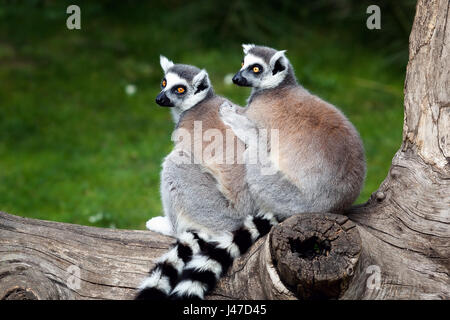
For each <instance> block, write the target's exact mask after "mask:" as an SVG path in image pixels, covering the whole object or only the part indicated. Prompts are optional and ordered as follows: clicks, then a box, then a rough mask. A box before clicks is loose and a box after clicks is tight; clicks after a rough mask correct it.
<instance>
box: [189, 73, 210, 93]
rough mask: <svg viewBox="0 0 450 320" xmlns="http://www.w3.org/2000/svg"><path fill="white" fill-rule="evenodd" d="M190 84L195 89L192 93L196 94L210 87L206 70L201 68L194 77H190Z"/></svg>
mask: <svg viewBox="0 0 450 320" xmlns="http://www.w3.org/2000/svg"><path fill="white" fill-rule="evenodd" d="M192 86H193V87H194V89H195V91H194V94H197V93H199V92H201V91H203V90H206V89H208V88H209V87H211V83H210V81H209V76H208V73H207V72H206V70H204V69H203V70H201V71H200V72H199V73H197V75H196V76H195V77H194V79H192Z"/></svg>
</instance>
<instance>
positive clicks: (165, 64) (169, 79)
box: [156, 56, 211, 111]
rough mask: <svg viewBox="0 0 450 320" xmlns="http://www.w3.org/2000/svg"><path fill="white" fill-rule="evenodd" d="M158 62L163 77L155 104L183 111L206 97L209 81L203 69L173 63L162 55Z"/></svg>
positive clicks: (209, 85)
mask: <svg viewBox="0 0 450 320" xmlns="http://www.w3.org/2000/svg"><path fill="white" fill-rule="evenodd" d="M160 64H161V67H162V69H163V71H164V78H163V79H162V81H161V92H160V93H159V94H158V96H157V97H156V103H157V104H159V105H160V106H163V107H174V108H179V109H180V110H181V111H185V110H187V109H189V108H191V107H193V106H195V105H196V104H197V103H199V102H200V101H202V100H203V99H204V98H205V97H206V95H207V93H208V91H209V89H210V87H211V83H210V81H209V77H208V73H207V72H206V71H205V70H200V69H198V68H196V67H194V66H189V65H184V64H174V63H173V62H172V61H169V60H168V59H167V58H166V57H163V56H161V57H160Z"/></svg>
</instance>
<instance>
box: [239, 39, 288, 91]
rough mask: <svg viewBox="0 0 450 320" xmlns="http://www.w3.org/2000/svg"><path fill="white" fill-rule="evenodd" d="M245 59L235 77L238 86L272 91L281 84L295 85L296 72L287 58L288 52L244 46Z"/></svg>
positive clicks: (250, 45) (249, 45)
mask: <svg viewBox="0 0 450 320" xmlns="http://www.w3.org/2000/svg"><path fill="white" fill-rule="evenodd" d="M242 48H243V49H244V54H245V56H244V59H243V60H242V68H241V70H239V72H238V73H236V74H235V76H234V77H233V82H234V83H235V84H237V85H238V86H245V87H253V88H255V89H271V88H275V87H278V86H279V85H281V84H295V83H296V80H295V76H294V71H293V69H292V66H291V64H290V63H289V60H288V59H287V58H286V56H285V54H284V53H285V52H286V50H282V51H277V50H275V49H272V48H269V47H263V46H255V45H254V44H243V45H242Z"/></svg>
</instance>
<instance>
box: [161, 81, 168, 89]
mask: <svg viewBox="0 0 450 320" xmlns="http://www.w3.org/2000/svg"><path fill="white" fill-rule="evenodd" d="M166 85H167V82H166V80H163V82H162V86H163V88H165V87H166Z"/></svg>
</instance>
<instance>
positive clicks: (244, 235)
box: [171, 213, 278, 300]
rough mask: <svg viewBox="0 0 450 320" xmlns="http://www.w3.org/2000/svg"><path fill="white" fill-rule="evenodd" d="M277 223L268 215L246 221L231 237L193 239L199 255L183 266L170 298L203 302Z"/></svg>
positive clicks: (271, 215) (229, 235)
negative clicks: (198, 247) (239, 260)
mask: <svg viewBox="0 0 450 320" xmlns="http://www.w3.org/2000/svg"><path fill="white" fill-rule="evenodd" d="M277 224H278V221H277V219H276V218H275V217H274V215H273V214H271V213H264V214H263V213H261V214H257V215H256V216H249V217H247V218H246V220H245V222H244V225H243V226H242V227H241V228H239V229H237V230H235V231H234V232H232V233H227V234H224V235H221V236H216V237H211V239H210V240H209V241H204V240H203V239H201V238H199V237H198V236H197V237H196V238H197V239H198V244H199V245H200V251H199V252H198V253H197V254H195V255H194V256H193V257H192V259H191V261H189V262H188V263H186V266H185V267H184V269H183V272H182V274H181V278H180V281H179V282H178V284H177V285H176V287H175V288H174V289H173V291H172V294H171V298H172V299H175V300H178V299H192V300H202V299H204V297H205V295H207V294H208V293H209V292H211V291H212V290H213V289H214V287H215V285H216V284H217V282H218V281H219V279H220V277H221V276H222V275H224V274H225V273H226V272H227V271H228V269H229V267H230V266H231V264H232V263H233V261H234V260H235V259H236V258H237V257H239V256H240V255H242V254H244V253H245V252H246V251H247V250H248V249H249V248H250V247H251V245H252V244H253V243H255V241H256V240H258V239H259V238H261V237H263V236H265V235H266V234H268V233H269V231H270V229H271V228H272V226H274V225H277Z"/></svg>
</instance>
